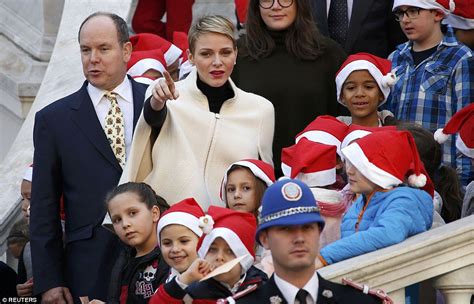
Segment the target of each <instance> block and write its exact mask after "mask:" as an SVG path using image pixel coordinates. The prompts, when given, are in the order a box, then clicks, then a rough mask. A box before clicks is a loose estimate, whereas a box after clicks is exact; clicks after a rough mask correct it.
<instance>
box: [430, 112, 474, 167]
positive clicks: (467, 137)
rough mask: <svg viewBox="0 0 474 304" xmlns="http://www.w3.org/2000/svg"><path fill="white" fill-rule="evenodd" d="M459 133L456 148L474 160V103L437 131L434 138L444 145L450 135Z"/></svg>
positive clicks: (457, 113)
mask: <svg viewBox="0 0 474 304" xmlns="http://www.w3.org/2000/svg"><path fill="white" fill-rule="evenodd" d="M458 132H459V135H458V136H457V138H456V148H458V150H459V151H460V152H461V153H462V154H464V155H466V156H468V157H470V158H474V103H471V104H470V105H468V106H467V107H464V108H463V109H461V110H460V111H458V112H456V114H454V115H453V117H451V119H450V120H449V121H448V123H447V124H446V126H445V127H444V128H443V129H438V130H436V132H435V134H434V138H435V140H436V141H437V142H439V143H440V144H442V143H444V142H446V140H448V138H449V135H451V134H455V133H458Z"/></svg>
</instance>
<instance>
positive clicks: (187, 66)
mask: <svg viewBox="0 0 474 304" xmlns="http://www.w3.org/2000/svg"><path fill="white" fill-rule="evenodd" d="M173 44H174V45H176V46H177V47H179V48H180V49H181V50H182V51H183V54H182V56H181V58H179V76H178V77H179V79H180V80H181V79H183V78H184V76H186V75H188V74H189V73H190V72H191V70H192V69H193V67H194V65H193V64H192V63H191V62H190V61H189V60H188V52H187V50H188V49H189V42H188V35H186V33H183V32H174V33H173Z"/></svg>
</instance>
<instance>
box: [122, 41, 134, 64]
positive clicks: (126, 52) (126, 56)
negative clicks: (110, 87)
mask: <svg viewBox="0 0 474 304" xmlns="http://www.w3.org/2000/svg"><path fill="white" fill-rule="evenodd" d="M122 50H123V60H124V61H125V62H128V61H129V60H130V57H131V56H132V51H133V46H132V43H131V42H130V41H127V42H125V43H124V44H123V48H122Z"/></svg>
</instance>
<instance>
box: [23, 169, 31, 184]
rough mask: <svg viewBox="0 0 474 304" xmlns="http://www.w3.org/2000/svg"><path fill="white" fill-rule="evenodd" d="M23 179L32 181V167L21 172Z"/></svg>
mask: <svg viewBox="0 0 474 304" xmlns="http://www.w3.org/2000/svg"><path fill="white" fill-rule="evenodd" d="M23 179H24V180H26V181H29V182H32V181H33V167H31V166H30V167H28V168H26V170H25V173H24V174H23Z"/></svg>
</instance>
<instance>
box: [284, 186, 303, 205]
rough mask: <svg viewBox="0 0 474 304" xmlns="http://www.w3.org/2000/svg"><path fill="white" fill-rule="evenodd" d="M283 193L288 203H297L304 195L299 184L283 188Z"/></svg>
mask: <svg viewBox="0 0 474 304" xmlns="http://www.w3.org/2000/svg"><path fill="white" fill-rule="evenodd" d="M281 193H282V194H283V197H284V198H285V199H286V200H287V201H297V200H299V199H300V198H301V196H302V195H303V190H301V187H300V186H298V185H297V184H295V183H292V182H290V183H287V184H285V185H284V186H283V187H282V188H281Z"/></svg>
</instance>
